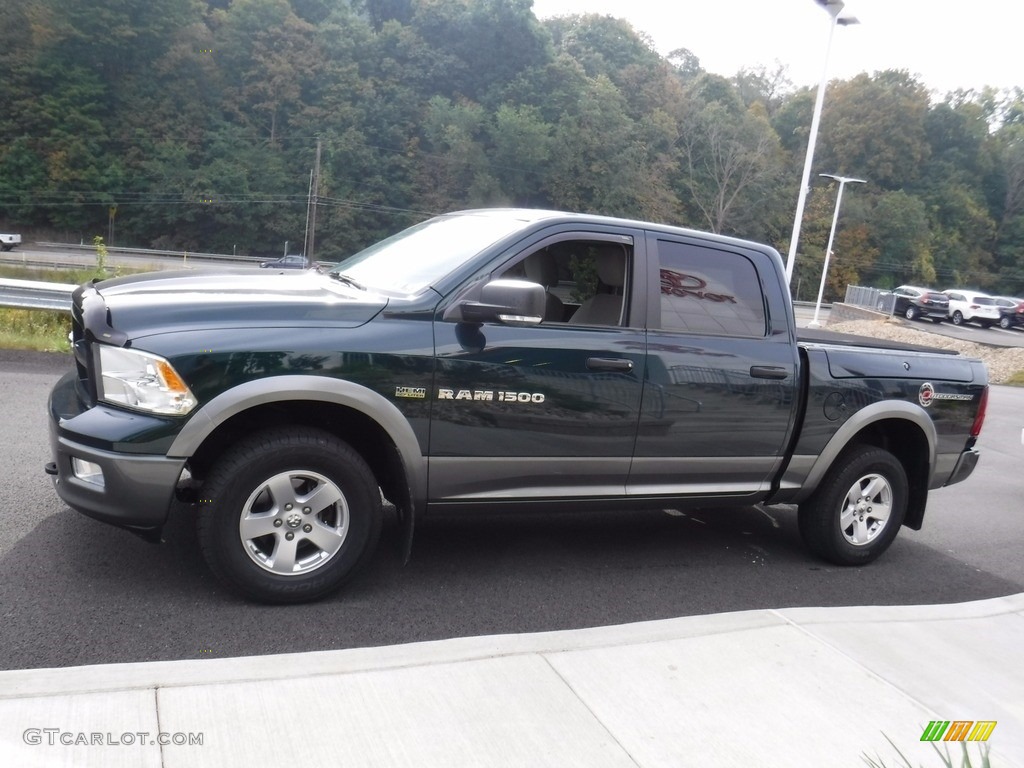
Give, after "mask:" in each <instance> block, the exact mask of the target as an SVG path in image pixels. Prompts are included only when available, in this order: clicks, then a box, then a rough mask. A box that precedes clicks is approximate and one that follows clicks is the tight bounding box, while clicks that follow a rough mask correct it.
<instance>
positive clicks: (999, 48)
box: [533, 0, 1024, 100]
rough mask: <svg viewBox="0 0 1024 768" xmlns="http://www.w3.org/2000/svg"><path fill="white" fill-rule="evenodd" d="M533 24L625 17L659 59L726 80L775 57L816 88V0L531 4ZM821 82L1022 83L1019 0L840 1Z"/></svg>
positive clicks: (823, 25)
mask: <svg viewBox="0 0 1024 768" xmlns="http://www.w3.org/2000/svg"><path fill="white" fill-rule="evenodd" d="M533 10H534V13H535V14H536V15H537V16H538V17H539V18H542V19H543V18H548V17H551V16H561V15H566V14H583V13H597V14H601V15H610V16H615V17H617V18H624V19H626V20H627V21H629V22H630V24H632V26H633V28H634V29H636V30H638V31H640V32H643V33H646V34H647V35H648V36H649V37H650V38H651V39H652V41H653V42H654V46H655V48H656V49H657V50H658V52H659V53H661V54H663V55H664V54H667V53H669V52H670V51H673V50H675V49H677V48H688V49H689V50H690V51H692V52H693V53H694V54H696V56H697V57H698V58H699V59H700V63H701V67H703V68H704V69H705V70H707V71H709V72H715V73H717V74H720V75H724V76H726V77H731V76H732V75H734V74H736V72H738V71H739V70H740V69H743V68H748V69H749V68H754V67H757V66H759V65H763V66H765V67H767V68H768V69H774V67H775V63H776V61H777V62H779V63H782V64H783V65H785V66H786V67H787V68H788V74H789V79H790V80H792V81H793V84H794V85H796V86H805V85H809V86H816V85H817V84H818V82H819V81H820V80H821V76H822V72H823V70H824V66H825V54H826V49H827V48H828V38H829V28H830V26H831V17H830V16H829V14H828V13H827V12H826V11H825V10H824V9H823V8H822V7H821V6H819V5H818V4H817V2H815V0H700V2H694V0H675V2H672V0H534V2H533ZM842 16H853V17H856V18H857V20H858V21H859V22H860V23H859V24H856V25H850V26H840V27H837V29H836V31H835V35H834V37H833V40H832V46H831V51H830V53H829V61H828V77H829V79H836V78H839V79H848V78H851V77H853V76H855V75H857V74H859V73H861V72H868V73H874V72H877V71H881V70H885V69H906V70H908V71H909V72H910V73H911V74H913V75H916V76H917V77H918V79H919V80H920V81H921V82H923V83H924V84H925V85H926V86H927V87H928V88H929V89H930V90H932V91H933V92H934V94H935V95H936V97H938V98H939V99H940V100H941V98H942V96H944V95H945V94H946V93H947V92H949V91H952V90H955V89H958V88H962V89H971V88H973V89H980V88H981V87H983V86H985V85H991V86H994V87H996V88H1012V87H1015V86H1020V87H1024V2H1021V0H930V1H929V2H922V1H921V0H847V2H846V7H845V8H844V9H843V12H842V14H841V17H842Z"/></svg>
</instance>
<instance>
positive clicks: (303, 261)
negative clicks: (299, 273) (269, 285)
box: [260, 254, 311, 269]
mask: <svg viewBox="0 0 1024 768" xmlns="http://www.w3.org/2000/svg"><path fill="white" fill-rule="evenodd" d="M310 266H311V265H310V263H309V259H307V258H306V257H305V256H300V255H297V254H291V255H288V256H282V257H281V258H280V259H274V260H273V261H264V262H263V263H262V264H260V267H263V268H264V269H309V267H310Z"/></svg>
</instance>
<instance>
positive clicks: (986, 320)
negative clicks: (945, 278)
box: [943, 290, 999, 328]
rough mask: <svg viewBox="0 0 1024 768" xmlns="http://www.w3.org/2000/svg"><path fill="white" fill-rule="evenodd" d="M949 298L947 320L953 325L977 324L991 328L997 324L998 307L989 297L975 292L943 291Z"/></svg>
mask: <svg viewBox="0 0 1024 768" xmlns="http://www.w3.org/2000/svg"><path fill="white" fill-rule="evenodd" d="M943 293H944V294H946V295H947V296H948V297H949V319H950V320H952V321H953V325H963V324H964V323H977V324H978V325H980V326H981V327H982V328H991V327H992V326H993V325H996V324H997V323H998V322H999V305H998V304H996V300H995V299H993V298H992V297H991V296H987V295H986V294H984V293H978V292H977V291H960V290H948V291H943Z"/></svg>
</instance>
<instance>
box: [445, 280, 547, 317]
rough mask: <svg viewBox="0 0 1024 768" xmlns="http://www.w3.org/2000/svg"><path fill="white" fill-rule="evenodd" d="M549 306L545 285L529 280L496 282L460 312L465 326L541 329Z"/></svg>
mask: <svg viewBox="0 0 1024 768" xmlns="http://www.w3.org/2000/svg"><path fill="white" fill-rule="evenodd" d="M546 306H547V296H546V294H545V293H544V286H542V285H539V284H537V283H531V282H528V281H526V280H493V281H491V282H489V283H487V284H486V285H485V286H483V287H482V288H481V289H480V300H479V301H465V302H462V303H461V304H459V309H460V310H461V314H462V320H463V321H465V322H470V323H493V322H499V323H504V324H505V325H539V324H540V322H541V321H542V320H543V319H544V308H545V307H546Z"/></svg>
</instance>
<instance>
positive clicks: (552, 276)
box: [523, 251, 558, 288]
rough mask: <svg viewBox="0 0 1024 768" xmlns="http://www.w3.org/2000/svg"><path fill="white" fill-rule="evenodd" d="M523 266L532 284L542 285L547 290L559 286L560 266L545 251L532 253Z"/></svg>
mask: <svg viewBox="0 0 1024 768" xmlns="http://www.w3.org/2000/svg"><path fill="white" fill-rule="evenodd" d="M523 265H524V266H525V267H526V279H527V280H529V281H530V282H533V283H540V284H541V285H543V286H544V287H545V288H550V287H551V286H553V285H558V265H557V264H556V263H555V260H554V258H552V257H551V255H550V254H547V253H545V252H544V251H537V252H536V253H531V254H530V255H529V256H527V257H526V259H525V261H524V262H523Z"/></svg>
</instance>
